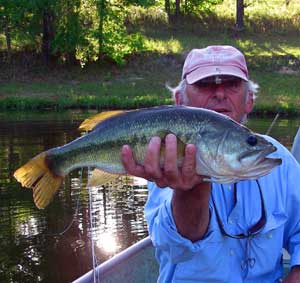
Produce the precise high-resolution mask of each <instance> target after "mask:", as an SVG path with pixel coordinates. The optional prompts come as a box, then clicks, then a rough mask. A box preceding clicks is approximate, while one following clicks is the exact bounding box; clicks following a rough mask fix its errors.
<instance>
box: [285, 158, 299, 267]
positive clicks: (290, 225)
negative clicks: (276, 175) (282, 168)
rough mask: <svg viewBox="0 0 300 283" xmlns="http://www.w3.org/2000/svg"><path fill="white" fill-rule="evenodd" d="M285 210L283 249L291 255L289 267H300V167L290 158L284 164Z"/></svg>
mask: <svg viewBox="0 0 300 283" xmlns="http://www.w3.org/2000/svg"><path fill="white" fill-rule="evenodd" d="M286 183H287V185H286V186H287V187H286V192H287V198H286V209H287V215H288V220H287V222H286V227H285V248H286V249H287V251H288V252H289V254H290V255H291V260H290V266H291V267H293V266H295V265H300V209H299V208H300V166H299V164H298V162H297V161H296V160H295V159H294V158H293V157H292V156H290V157H289V158H288V160H287V164H286Z"/></svg>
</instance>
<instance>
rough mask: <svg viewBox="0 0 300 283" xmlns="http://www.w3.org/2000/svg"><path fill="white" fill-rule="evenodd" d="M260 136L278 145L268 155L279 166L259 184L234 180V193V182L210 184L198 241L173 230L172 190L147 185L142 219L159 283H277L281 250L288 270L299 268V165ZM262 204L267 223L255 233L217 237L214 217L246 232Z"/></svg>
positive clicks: (227, 226) (235, 231) (234, 230)
mask: <svg viewBox="0 0 300 283" xmlns="http://www.w3.org/2000/svg"><path fill="white" fill-rule="evenodd" d="M265 138H267V139H268V140H270V141H271V142H272V143H273V144H274V145H275V146H276V147H277V151H276V152H275V153H273V154H272V155H270V157H279V158H281V159H282V164H281V165H280V166H277V167H276V168H274V169H273V170H272V171H271V173H269V174H268V175H266V176H264V177H261V178H259V179H258V180H257V181H258V183H257V181H256V180H249V181H248V180H247V181H240V182H238V183H237V185H236V194H234V189H233V187H234V185H233V184H229V185H228V184H227V185H222V184H212V192H211V199H210V203H209V207H210V222H209V227H208V231H207V233H206V234H205V236H204V238H203V239H202V240H199V241H197V242H194V243H193V242H191V241H190V240H188V239H186V238H184V237H182V236H181V235H180V234H179V233H178V232H177V230H176V225H175V223H174V219H173V216H172V211H171V198H172V193H173V191H172V190H171V189H170V188H165V189H160V188H158V187H157V186H156V185H155V184H154V183H149V184H148V188H149V197H148V201H147V204H146V207H145V216H146V219H147V222H148V227H149V233H150V236H151V239H152V242H153V244H154V246H155V248H156V257H157V260H158V262H159V264H160V274H159V279H158V282H163V283H165V282H174V283H175V282H176V283H179V282H180V283H183V282H184V283H186V282H197V283H200V282H203V283H208V282H214V283H217V282H223V283H224V282H226V283H240V282H249V283H250V282H253V283H254V282H255V283H272V282H279V279H280V278H282V276H283V266H282V248H285V249H286V250H287V251H288V252H289V253H290V255H291V261H290V265H291V267H292V266H294V265H300V166H299V164H298V163H297V162H296V160H295V159H294V157H293V156H292V155H291V154H290V152H289V151H288V150H287V149H286V148H285V147H284V146H282V145H281V144H280V143H278V142H277V141H275V140H274V139H272V138H270V137H265ZM259 185H260V188H261V193H260V189H259ZM261 195H262V198H261ZM262 201H263V202H262ZM213 203H214V204H215V205H213ZM263 204H264V206H265V209H264V211H265V217H266V223H265V225H264V226H263V227H262V228H261V229H260V230H259V231H258V232H257V233H256V234H254V235H250V236H249V237H247V238H243V239H234V238H230V237H228V236H225V235H224V233H222V231H221V229H220V223H219V222H218V219H217V214H218V215H219V217H220V220H221V222H222V223H223V227H224V230H225V231H226V233H228V234H231V235H238V234H241V233H244V234H247V233H248V231H249V228H250V227H252V226H253V225H255V224H256V223H257V222H258V221H259V220H260V219H261V216H262V205H263ZM216 210H217V214H216Z"/></svg>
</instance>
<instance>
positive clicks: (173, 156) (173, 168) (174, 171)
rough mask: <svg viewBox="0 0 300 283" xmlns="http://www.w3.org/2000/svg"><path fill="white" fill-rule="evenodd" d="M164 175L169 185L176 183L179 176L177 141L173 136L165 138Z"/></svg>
mask: <svg viewBox="0 0 300 283" xmlns="http://www.w3.org/2000/svg"><path fill="white" fill-rule="evenodd" d="M164 173H165V177H166V179H167V180H168V181H169V182H170V183H172V182H176V181H177V179H178V176H179V171H178V164H177V139H176V136H175V135H173V134H169V135H167V136H166V152H165V162H164Z"/></svg>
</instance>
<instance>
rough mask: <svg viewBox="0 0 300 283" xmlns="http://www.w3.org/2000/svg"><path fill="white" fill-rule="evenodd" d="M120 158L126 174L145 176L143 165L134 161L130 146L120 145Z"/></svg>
mask: <svg viewBox="0 0 300 283" xmlns="http://www.w3.org/2000/svg"><path fill="white" fill-rule="evenodd" d="M121 158H122V163H123V166H124V168H125V170H126V172H127V173H128V174H130V175H133V176H137V177H141V178H145V175H146V174H145V170H144V167H143V166H141V165H138V164H137V163H136V162H135V160H134V158H133V154H132V150H131V148H130V146H128V145H124V146H123V147H122V151H121Z"/></svg>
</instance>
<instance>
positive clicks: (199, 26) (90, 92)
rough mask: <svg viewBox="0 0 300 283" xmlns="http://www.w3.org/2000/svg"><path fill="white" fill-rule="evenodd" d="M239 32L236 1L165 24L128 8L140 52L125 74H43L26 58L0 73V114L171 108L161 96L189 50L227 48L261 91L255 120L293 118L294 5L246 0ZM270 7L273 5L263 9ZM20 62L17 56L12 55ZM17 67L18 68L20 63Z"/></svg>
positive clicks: (105, 65) (297, 88)
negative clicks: (236, 52)
mask: <svg viewBox="0 0 300 283" xmlns="http://www.w3.org/2000/svg"><path fill="white" fill-rule="evenodd" d="M248 2H249V3H251V5H250V6H248V7H247V8H246V9H245V26H246V28H245V30H244V31H243V32H242V33H237V32H236V31H235V29H234V28H233V27H234V7H235V6H234V5H235V0H224V2H223V4H221V5H219V6H217V7H216V10H215V12H214V13H209V14H200V15H197V16H190V17H182V18H181V19H180V21H179V22H173V21H171V22H168V21H167V18H166V15H165V13H163V12H162V11H161V9H158V8H151V10H149V9H144V8H140V7H131V13H129V16H128V20H127V22H128V30H129V31H131V32H135V31H139V32H141V33H142V35H143V37H144V43H145V50H143V51H142V52H140V53H137V54H134V55H131V56H129V57H128V58H127V63H126V64H125V65H124V66H116V65H114V64H112V63H110V62H98V63H93V64H88V65H87V66H86V67H85V68H84V69H82V68H80V67H79V66H62V65H53V66H50V67H45V66H43V65H41V64H40V63H38V62H39V61H38V60H36V58H33V59H32V58H31V57H30V55H26V56H28V57H26V56H23V57H21V61H22V64H20V63H15V64H12V65H11V66H7V65H1V66H0V82H1V83H0V109H2V110H4V109H21V110H33V109H45V108H49V109H65V108H88V109H90V108H95V109H100V108H106V109H107V108H126V109H127V108H137V107H148V106H153V105H159V104H170V103H172V101H171V99H170V94H169V92H168V91H167V90H166V88H165V84H166V83H169V84H170V85H172V86H174V85H175V84H176V83H177V82H178V81H179V80H180V75H181V68H182V64H183V62H184V58H185V56H186V54H187V52H188V51H189V50H190V49H191V48H195V47H198V48H201V47H205V46H207V45H212V44H230V45H234V46H236V47H238V48H239V49H241V50H242V51H243V52H244V53H245V55H246V58H247V62H248V67H249V71H250V76H251V78H252V79H253V80H254V81H256V82H258V83H259V85H260V93H259V96H258V99H257V101H256V108H255V109H256V112H258V113H271V114H273V113H275V112H277V111H279V112H283V113H285V114H286V115H300V106H299V105H300V74H299V73H300V37H299V34H300V30H299V23H300V3H299V1H295V0H292V1H291V3H290V5H289V6H288V7H286V6H285V5H284V1H282V0H274V1H263V0H260V1H258V0H252V1H251V2H250V1H248ZM270 2H272V3H270ZM18 56H20V55H18ZM19 62H20V60H19Z"/></svg>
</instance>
